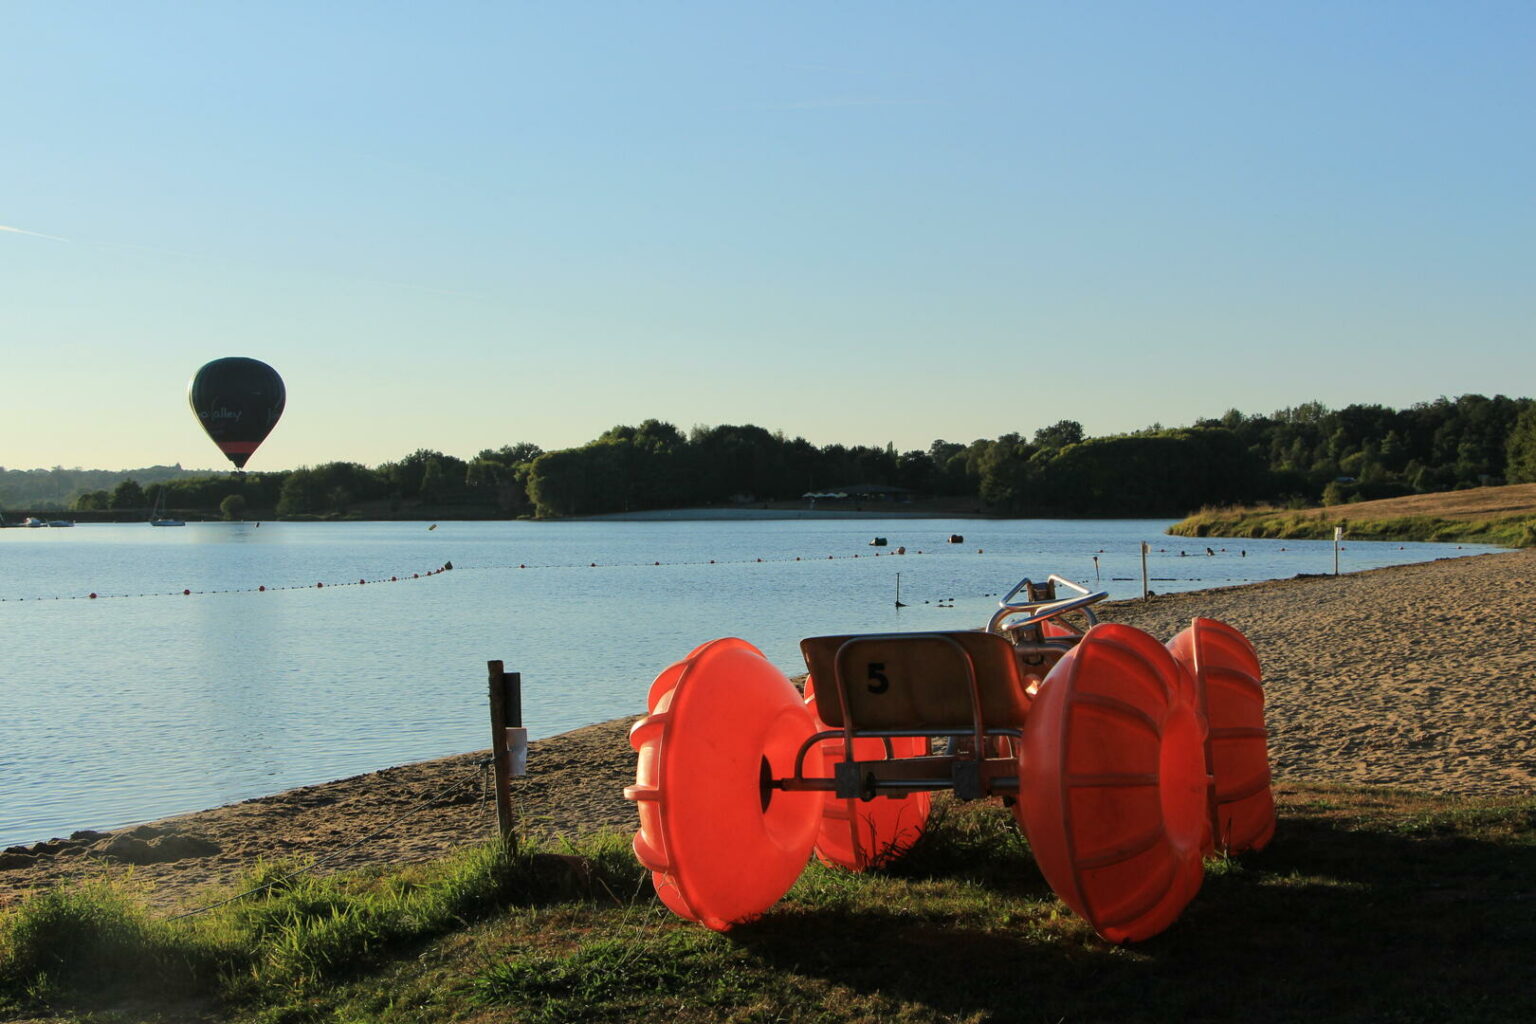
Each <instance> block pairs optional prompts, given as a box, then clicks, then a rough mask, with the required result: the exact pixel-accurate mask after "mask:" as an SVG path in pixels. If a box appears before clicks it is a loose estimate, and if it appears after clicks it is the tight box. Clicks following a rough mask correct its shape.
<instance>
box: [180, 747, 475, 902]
mask: <svg viewBox="0 0 1536 1024" xmlns="http://www.w3.org/2000/svg"><path fill="white" fill-rule="evenodd" d="M488 760H489V759H488ZM488 760H487V761H482V762H476V764H475V765H474V768H475V774H474V775H473V776H471V777H469V778H464V779H459V780H458V781H457V782H454V783H452V784H450V785H448V786H447V787H445V788H443V789H442V790H440V791H438V792H437V793H434V794H433V795H432V796H429V797H427V798H426V799H424V800H422V801H421V802H419V803H418V804H416V806H414V807H412V808H411V809H410V810H408V811H406V812H405V813H404V814H402V815H400V816H399V817H398V818H395V819H394V820H393V821H390V822H388V823H387V824H385V825H381V826H380V827H379V828H377V829H375V830H374V831H372V832H370V833H368V834H367V835H365V836H363V837H362V838H361V839H358V840H357V841H355V842H352V843H349V844H347V845H346V846H343V847H341V848H340V849H337V850H332V851H331V852H330V853H328V854H326V855H325V856H324V857H321V858H320V859H319V860H316V861H314V862H312V863H309V864H306V865H304V866H303V867H301V868H297V869H295V870H293V871H290V872H288V874H286V875H282V876H280V877H278V878H274V879H271V880H270V881H267V882H263V883H262V884H261V885H258V886H256V887H255V888H252V889H247V890H245V891H244V892H241V893H236V894H235V895H233V896H231V897H229V898H228V899H223V900H219V901H218V902H217V903H210V904H208V905H207V906H205V907H198V908H197V909H196V910H188V911H185V912H184V913H180V914H175V915H173V916H171V917H168V918H166V920H167V921H180V920H183V919H185V918H188V917H196V916H198V915H199V914H206V913H208V912H209V911H211V910H217V909H219V908H220V907H227V906H229V905H230V904H231V903H235V902H238V901H239V900H243V899H245V898H246V897H247V896H254V895H256V894H257V893H261V892H266V891H267V890H268V889H271V888H273V887H275V886H279V885H282V884H283V883H285V882H288V881H291V880H292V879H295V878H298V877H299V876H300V875H304V874H308V873H309V872H311V871H314V870H316V869H317V868H319V867H321V866H322V865H324V864H327V863H329V862H330V861H333V860H335V859H336V858H337V857H340V856H341V855H342V854H344V853H348V852H350V851H352V850H355V849H357V848H358V847H359V846H362V845H363V844H364V843H368V842H372V841H373V840H375V839H377V838H378V837H379V836H381V835H383V834H384V833H385V832H388V831H389V830H390V829H392V828H394V827H395V826H396V825H398V824H400V823H401V822H403V821H405V820H407V819H409V818H412V817H414V816H415V815H417V814H420V813H421V812H422V811H423V810H425V809H426V808H428V807H430V806H432V805H433V804H434V803H436V802H438V801H439V800H442V799H443V798H444V797H446V796H447V795H448V794H450V793H452V792H453V791H454V790H456V789H462V788H464V787H465V786H467V785H469V784H470V783H481V784H482V785H483V783H482V782H481V780H482V779H483V777H484V773H485V769H484V765H485V764H486V763H488Z"/></svg>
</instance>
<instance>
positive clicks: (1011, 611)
mask: <svg viewBox="0 0 1536 1024" xmlns="http://www.w3.org/2000/svg"><path fill="white" fill-rule="evenodd" d="M1045 582H1046V585H1047V586H1049V587H1050V588H1051V593H1053V594H1054V593H1055V588H1056V587H1057V586H1064V587H1067V588H1068V589H1070V590H1075V591H1077V595H1076V596H1075V597H1067V598H1062V599H1061V600H1059V601H1029V600H1025V601H1015V600H1014V598H1016V597H1018V596H1019V593H1020V592H1023V593H1024V594H1025V595H1026V596H1027V595H1028V594H1029V593H1030V592H1031V591H1032V590H1033V589H1034V586H1035V584H1034V583H1033V582H1032V581H1031V580H1030V579H1029V577H1027V576H1026V577H1025V578H1024V579H1022V580H1020V581H1019V582H1018V583H1016V584H1014V587H1013V589H1012V590H1010V591H1008V593H1006V594H1004V595H1003V599H1002V600H1001V601H999V602H997V605H998V608H997V611H995V612H993V613H992V619H991V621H989V622H988V623H987V632H989V633H1002V632H1003V622H1004V620H1006V619H1008V618H1009V617H1010V616H1014V615H1027V616H1028V618H1026V619H1024V620H1023V621H1022V622H1010V623H1009V624H1008V627H1007V628H1008V629H1009V630H1010V631H1013V630H1019V629H1023V628H1025V627H1027V626H1033V625H1037V624H1038V623H1041V622H1044V621H1045V620H1046V619H1053V618H1055V617H1056V616H1058V615H1065V614H1066V613H1067V612H1072V611H1077V610H1078V609H1080V608H1087V607H1088V606H1089V605H1094V604H1098V603H1099V602H1100V601H1102V600H1104V599H1105V598H1106V597H1108V596H1109V591H1107V590H1092V591H1090V590H1089V589H1088V588H1087V587H1082V586H1079V585H1078V584H1076V583H1073V582H1072V581H1071V580H1069V579H1066V578H1064V577H1061V576H1057V575H1055V574H1054V573H1053V574H1052V575H1051V576H1050V577H1048V578H1047V579H1046V581H1045ZM1085 614H1086V615H1087V616H1088V623H1089V625H1092V624H1094V623H1096V622H1098V617H1097V616H1095V615H1094V614H1093V612H1091V611H1089V612H1086V613H1085Z"/></svg>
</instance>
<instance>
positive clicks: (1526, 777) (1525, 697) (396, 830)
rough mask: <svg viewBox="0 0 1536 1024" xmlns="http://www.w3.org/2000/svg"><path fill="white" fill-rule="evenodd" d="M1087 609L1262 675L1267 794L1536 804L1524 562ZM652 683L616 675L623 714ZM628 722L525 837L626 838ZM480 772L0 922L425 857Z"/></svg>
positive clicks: (338, 808)
mask: <svg viewBox="0 0 1536 1024" xmlns="http://www.w3.org/2000/svg"><path fill="white" fill-rule="evenodd" d="M1100 608H1101V617H1102V618H1104V619H1106V620H1108V621H1115V622H1124V623H1128V624H1130V625H1134V626H1138V627H1140V628H1142V629H1145V630H1147V631H1148V632H1150V633H1152V634H1153V635H1154V636H1156V637H1158V638H1159V639H1163V640H1166V639H1168V638H1169V637H1171V636H1172V635H1173V634H1174V633H1176V632H1177V631H1178V630H1180V629H1182V628H1183V627H1184V626H1185V625H1186V624H1188V622H1189V620H1190V618H1192V617H1193V616H1196V615H1203V616H1207V617H1210V618H1216V619H1222V620H1224V621H1226V622H1229V623H1231V624H1232V625H1234V626H1236V627H1237V628H1238V629H1241V630H1242V631H1243V632H1244V633H1246V634H1247V635H1248V637H1249V639H1250V640H1252V642H1253V644H1254V646H1255V648H1256V649H1257V650H1258V652H1259V657H1260V659H1261V662H1262V663H1263V667H1264V676H1265V687H1266V694H1267V701H1268V721H1269V726H1270V733H1271V736H1270V755H1271V762H1272V764H1273V766H1274V771H1275V775H1276V778H1277V780H1281V781H1284V780H1295V781H1303V780H1304V781H1318V782H1345V783H1359V784H1370V785H1389V786H1400V787H1405V788H1411V789H1419V790H1426V791H1430V792H1437V793H1448V794H1457V793H1460V794H1525V795H1530V794H1533V793H1536V639H1533V628H1532V627H1533V625H1536V551H1533V550H1525V551H1514V552H1507V553H1501V554H1496V555H1483V556H1477V557H1472V558H1462V559H1449V560H1444V561H1439V562H1431V563H1427V564H1423V565H1409V566H1397V567H1393V568H1386V569H1377V570H1373V571H1370V572H1364V573H1358V574H1353V575H1347V576H1340V577H1311V578H1299V579H1294V580H1282V581H1275V582H1270V583H1260V584H1255V585H1251V586H1244V587H1233V588H1226V589H1220V590H1207V591H1198V592H1193V593H1186V594H1173V595H1166V596H1158V597H1154V598H1153V599H1151V600H1150V601H1147V602H1116V603H1113V604H1106V605H1103V606H1100ZM977 625H981V624H980V623H978V624H977ZM700 639H701V640H702V639H705V638H700ZM684 653H686V652H683V651H679V652H678V655H679V656H681V655H682V654H684ZM662 667H664V666H660V665H654V666H650V665H647V666H636V676H635V700H636V709H635V710H636V714H637V715H638V714H639V713H640V711H642V710H643V708H642V706H641V702H642V701H643V700H644V695H645V690H646V686H647V684H648V683H649V681H650V678H651V677H652V676H653V675H654V674H655V672H657V671H659V670H660V669H661V668H662ZM631 721H633V718H625V719H618V720H614V721H612V722H605V723H601V724H598V725H593V726H588V727H586V728H584V729H578V730H576V731H574V732H570V733H565V734H563V735H561V736H556V737H552V738H550V739H547V740H543V741H540V742H538V743H535V744H534V745H533V748H532V750H531V752H530V755H529V777H528V778H526V779H523V780H520V781H519V782H518V783H516V800H517V802H518V806H519V808H520V813H521V815H522V817H523V820H524V822H525V827H526V830H527V831H528V832H529V833H531V834H534V835H538V836H543V837H559V836H577V835H581V834H584V833H587V832H590V831H593V830H595V829H598V828H602V827H615V828H622V829H630V828H633V827H634V822H635V816H634V810H633V808H632V806H631V805H629V804H628V803H626V802H625V800H624V799H623V797H622V795H621V790H622V788H623V786H624V785H625V784H626V783H627V782H628V781H631V780H632V779H633V772H634V754H633V752H632V751H631V750H630V748H629V745H628V743H627V742H626V734H627V731H628V726H629V724H630V722H631ZM484 757H485V754H484V752H477V753H471V754H461V755H457V756H454V757H447V758H442V759H439V760H434V761H425V762H421V763H418V764H411V765H403V766H401V767H397V768H390V769H387V770H384V771H380V772H374V773H370V774H367V775H360V776H356V777H354V778H350V779H342V780H339V781H337V782H331V783H326V784H323V785H318V786H306V787H303V788H301V789H295V790H290V791H288V792H286V793H279V794H277V795H274V796H268V797H261V798H258V799H255V800H247V801H245V802H243V803H239V804H232V805H230V806H227V807H220V808H215V809H213V810H208V811H201V812H198V813H195V814H188V815H181V816H178V817H175V818H169V819H166V820H164V821H160V822H155V823H153V824H151V825H147V826H140V827H139V828H137V829H132V830H120V831H118V832H116V833H110V834H99V833H90V832H84V833H76V835H75V836H74V837H71V838H67V839H60V840H53V841H49V842H45V843H37V844H33V845H31V846H28V847H12V848H11V849H10V850H8V851H6V852H4V853H0V905H5V904H8V903H12V902H14V901H16V900H17V899H19V898H21V896H22V895H24V894H25V893H26V892H28V891H31V890H35V889H37V888H41V887H47V886H51V885H56V884H60V883H67V882H70V881H72V880H77V879H80V878H82V877H84V876H87V875H91V874H100V873H107V874H111V875H114V876H122V875H125V874H126V875H128V876H129V877H131V878H132V879H133V881H134V882H135V884H138V885H141V886H142V887H143V890H144V892H145V894H146V895H147V897H148V898H149V899H150V900H151V901H152V902H153V903H154V904H155V905H157V906H160V907H164V908H167V909H169V908H176V907H192V906H197V905H198V904H199V901H200V900H203V899H206V892H205V890H206V887H207V886H208V885H210V884H211V883H227V882H229V881H231V880H233V879H235V878H236V877H238V875H239V874H240V872H241V871H242V870H244V869H245V868H246V867H248V866H249V865H250V864H251V863H253V862H254V861H255V860H256V859H258V858H269V859H272V858H289V857H301V858H315V859H319V860H322V861H323V864H322V867H323V869H324V870H338V869H342V868H348V867H357V866H361V865H364V864H373V863H402V862H407V861H415V860H425V859H429V858H432V857H436V856H439V855H441V854H443V853H445V852H447V851H449V850H451V849H453V848H455V847H458V846H462V845H465V844H469V843H475V842H479V841H481V840H483V839H485V838H488V837H489V836H491V835H492V834H494V830H495V814H494V810H493V809H492V806H491V804H490V802H489V801H488V799H487V797H488V793H489V790H488V786H487V784H486V780H485V772H484V769H483V767H482V766H481V762H482V761H483V760H484Z"/></svg>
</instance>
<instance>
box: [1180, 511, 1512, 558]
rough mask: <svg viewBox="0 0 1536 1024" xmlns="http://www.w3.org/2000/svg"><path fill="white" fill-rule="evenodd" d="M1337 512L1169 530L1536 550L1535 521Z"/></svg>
mask: <svg viewBox="0 0 1536 1024" xmlns="http://www.w3.org/2000/svg"><path fill="white" fill-rule="evenodd" d="M1336 508H1337V510H1338V511H1337V513H1336V514H1330V515H1326V516H1309V515H1303V514H1302V513H1300V512H1296V511H1291V510H1286V509H1201V510H1200V511H1199V512H1196V513H1195V514H1194V515H1191V516H1187V517H1185V518H1184V519H1181V520H1180V521H1179V522H1177V523H1175V524H1173V525H1172V526H1170V527H1169V528H1168V532H1169V533H1171V534H1173V535H1175V536H1179V537H1233V538H1260V539H1262V538H1271V539H1277V540H1330V539H1332V537H1333V530H1334V527H1336V526H1342V527H1344V531H1345V534H1346V535H1347V536H1349V537H1351V538H1354V539H1356V540H1398V541H1436V542H1439V543H1445V544H1496V545H1500V546H1502V547H1511V548H1518V547H1536V520H1533V519H1530V518H1528V517H1524V516H1516V517H1512V518H1508V519H1442V518H1439V517H1436V516H1403V517H1400V518H1395V519H1354V518H1351V517H1350V516H1349V514H1348V509H1349V506H1348V505H1339V506H1336Z"/></svg>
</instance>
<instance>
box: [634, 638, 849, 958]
mask: <svg viewBox="0 0 1536 1024" xmlns="http://www.w3.org/2000/svg"><path fill="white" fill-rule="evenodd" d="M648 711H649V713H648V714H647V715H646V717H644V718H642V719H641V720H640V721H638V722H636V723H635V725H634V727H633V728H632V729H631V730H630V733H629V742H630V745H631V746H633V747H634V748H635V750H636V751H637V752H638V754H639V758H638V761H637V764H636V768H635V784H634V785H633V786H630V787H628V788H626V789H625V790H624V796H625V797H626V798H628V799H630V800H633V801H635V802H636V804H637V805H638V807H639V811H640V829H639V831H638V832H636V833H635V839H634V850H635V856H636V857H637V858H638V859H639V860H640V863H641V864H643V865H644V866H645V867H647V868H649V869H650V871H651V880H652V882H653V883H654V884H655V886H656V894H657V895H658V896H659V897H660V898H661V901H662V902H663V903H665V904H666V905H667V906H668V907H669V908H670V909H671V910H672V911H673V912H674V913H676V914H677V915H678V916H680V917H685V918H688V919H689V920H691V921H697V922H699V923H700V924H702V925H704V926H706V927H708V928H713V929H714V930H715V931H725V930H726V929H728V928H730V927H731V926H732V925H735V924H740V923H742V922H744V921H750V920H752V919H753V918H755V917H757V916H759V915H760V914H762V912H763V911H764V910H767V909H768V908H769V907H770V906H772V905H773V904H774V902H775V901H777V900H778V899H779V897H780V896H783V895H784V893H785V892H786V891H788V889H789V887H790V886H791V885H793V884H794V882H795V879H796V878H798V877H799V875H800V872H801V871H802V870H803V869H804V868H805V864H806V861H808V860H809V859H810V856H811V847H812V845H813V844H814V843H815V840H816V829H817V824H818V822H819V820H820V811H821V801H820V798H819V796H818V794H816V793H790V792H785V791H783V790H779V789H774V788H772V787H771V786H769V785H768V783H769V782H770V781H771V780H773V779H782V778H785V777H787V776H788V775H790V774H791V772H792V771H793V770H794V761H795V755H796V754H797V753H798V751H799V749H800V746H801V744H803V743H804V742H805V741H806V740H807V739H808V738H810V736H811V734H812V732H813V731H814V730H815V728H816V721H815V719H814V718H813V717H812V715H811V713H810V712H809V711H807V710H806V708H805V705H804V704H803V703H802V702H801V699H800V694H799V692H798V691H796V690H795V688H794V685H793V684H791V683H790V681H789V679H788V678H787V677H786V676H785V675H784V673H782V672H780V671H779V670H778V669H777V668H774V666H773V665H772V664H770V663H769V662H768V659H767V658H765V657H763V654H762V652H761V651H759V650H758V649H757V648H756V647H753V646H752V645H751V644H749V643H747V642H746V641H744V640H737V639H734V638H727V639H722V640H715V641H713V642H711V643H707V644H704V645H703V646H701V647H698V648H696V649H695V650H694V651H693V652H692V653H691V654H689V655H688V657H686V658H684V659H683V660H682V661H680V662H678V663H677V664H675V665H672V666H670V667H668V668H667V669H666V670H665V671H663V672H662V673H661V675H659V676H657V677H656V681H655V682H654V683H653V684H652V685H651V690H650V698H649V703H648Z"/></svg>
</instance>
